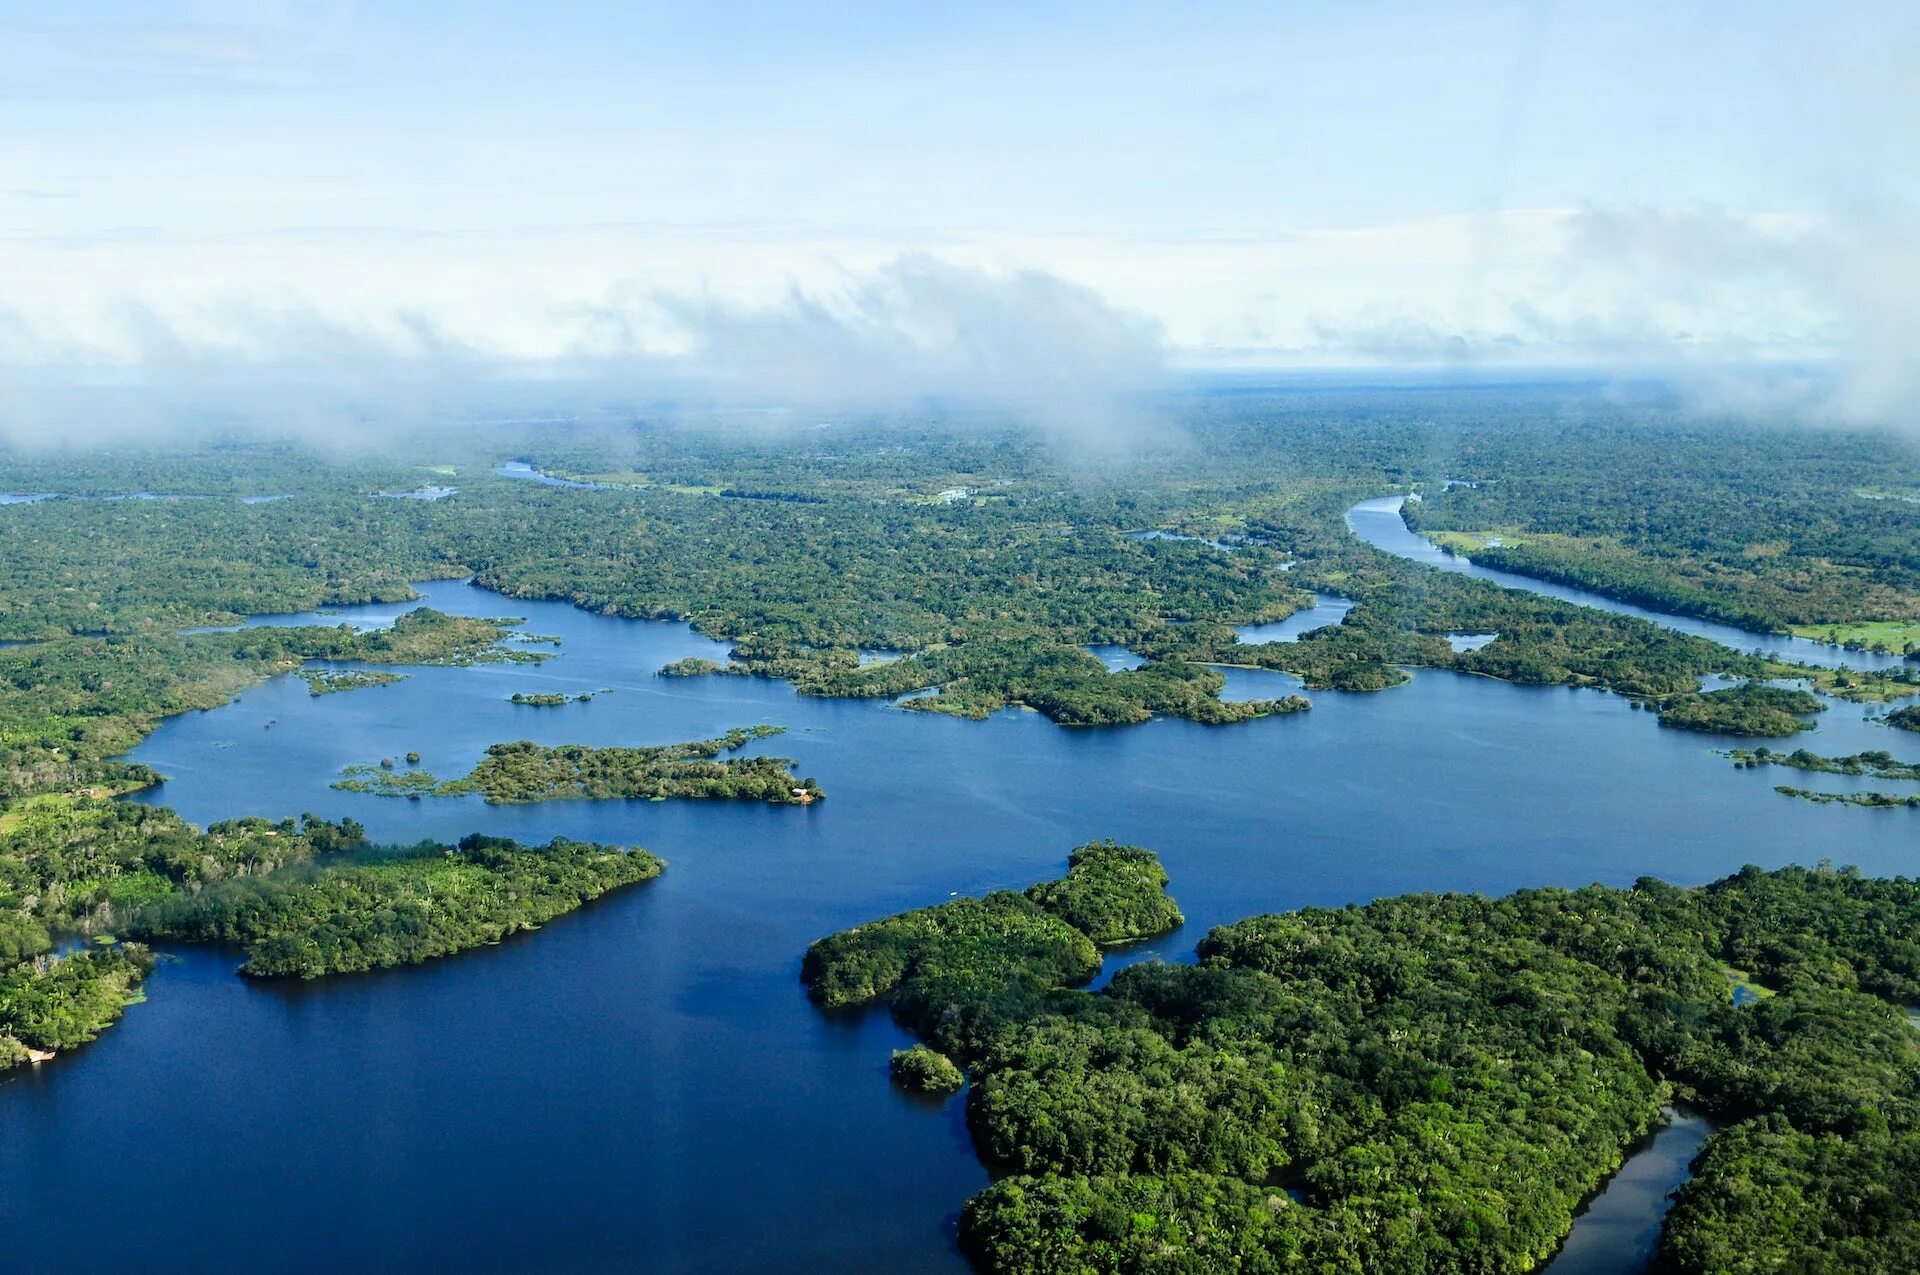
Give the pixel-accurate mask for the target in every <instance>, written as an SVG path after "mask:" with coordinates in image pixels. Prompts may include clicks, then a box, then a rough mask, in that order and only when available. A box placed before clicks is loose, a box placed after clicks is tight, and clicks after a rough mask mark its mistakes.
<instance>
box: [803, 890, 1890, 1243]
mask: <svg viewBox="0 0 1920 1275" xmlns="http://www.w3.org/2000/svg"><path fill="white" fill-rule="evenodd" d="M1092 857H1093V856H1086V858H1087V859H1091V858H1092ZM1083 861H1085V860H1083ZM1150 879H1151V878H1137V880H1138V882H1139V884H1140V885H1142V886H1144V884H1145V882H1146V881H1147V880H1150ZM1046 892H1047V887H1039V888H1038V889H1037V890H1036V892H1035V893H1036V894H1041V895H1044V894H1046ZM1915 933H1920V882H1914V881H1908V880H1905V879H1901V880H1894V881H1871V880H1865V879H1863V878H1861V877H1859V876H1857V875H1856V874H1853V873H1850V872H1834V871H1830V870H1825V869H1822V870H1819V871H1808V870H1805V869H1786V870H1783V871H1780V872H1775V873H1764V872H1761V871H1759V870H1758V869H1751V868H1750V869H1746V870H1743V871H1742V872H1741V873H1740V874H1738V875H1736V876H1734V877H1730V878H1727V879H1726V880H1723V881H1720V882H1717V883H1715V884H1714V885H1712V886H1708V887H1705V888H1703V889H1700V890H1682V889H1677V888H1674V887H1671V886H1667V885H1663V884H1661V883H1659V882H1657V881H1653V880H1650V879H1647V880H1642V881H1640V882H1639V883H1638V884H1636V885H1635V887H1634V888H1633V889H1631V890H1613V889H1606V888H1602V887H1598V886H1594V887H1589V888H1587V889H1583V890H1573V891H1569V890H1531V891H1522V892H1520V893H1518V894H1514V895H1511V896H1508V897H1506V898H1503V899H1497V900H1489V899H1486V898H1482V897H1478V896H1466V895H1438V896H1436V895H1414V896H1407V897H1402V898H1394V899H1383V900H1380V901H1379V902H1376V903H1373V904H1369V905H1366V906H1364V907H1347V908H1337V909H1325V908H1318V909H1308V910H1306V911H1302V912H1298V913H1292V914H1288V915H1284V916H1263V917H1257V918H1253V919H1250V920H1247V921H1244V922H1241V923H1240V924H1238V925H1233V926H1227V927H1224V928H1221V929H1217V930H1215V931H1214V932H1213V933H1212V934H1210V935H1209V936H1208V937H1207V939H1206V940H1205V941H1204V942H1203V943H1202V944H1201V947H1200V963H1199V964H1198V965H1197V966H1165V965H1157V964H1146V965H1138V966H1133V967H1130V968H1128V969H1125V970H1122V971H1121V972H1120V973H1119V974H1118V975H1117V976H1116V977H1115V978H1114V980H1113V981H1112V983H1111V984H1110V985H1109V986H1108V987H1107V988H1105V989H1104V990H1103V991H1101V992H1099V993H1087V992H1080V991H1074V990H1071V989H1072V987H1073V986H1074V985H1075V984H1077V983H1079V982H1081V981H1084V979H1086V978H1087V977H1089V976H1090V973H1091V970H1092V967H1093V965H1094V964H1096V963H1097V956H1095V955H1093V952H1092V945H1091V940H1088V939H1086V937H1085V936H1084V935H1082V934H1079V933H1078V932H1077V931H1073V930H1072V929H1071V927H1068V926H1066V925H1065V924H1064V922H1061V921H1059V919H1058V918H1056V917H1053V916H1051V915H1050V914H1049V913H1047V912H1046V911H1044V910H1042V909H1041V908H1040V907H1039V906H1038V905H1037V904H1036V903H1035V900H1034V899H1033V898H1030V897H1025V896H1020V895H1014V894H1010V893H1001V894H996V895H992V896H989V897H988V898H986V899H964V900H955V901H954V902H951V903H947V904H943V905H941V906H939V907H935V908H928V909H923V910H922V911H919V912H909V913H904V914H902V915H901V916H897V917H893V918H889V919H888V920H885V921H881V922H877V923H874V924H871V925H865V926H861V927H859V928H857V929H855V930H850V931H847V932H845V933H842V934H838V935H834V936H832V937H830V938H827V939H823V940H821V941H820V942H819V943H816V944H815V945H814V946H813V948H811V949H810V950H809V952H808V954H807V958H806V961H805V963H804V965H803V976H804V977H805V978H806V980H807V982H808V985H809V988H810V990H811V991H812V994H813V995H814V997H815V999H817V1000H819V1001H820V1002H822V1003H823V1004H827V1005H846V1004H855V1003H860V1002H864V1001H868V1000H872V999H875V998H879V997H882V996H887V997H891V1002H892V1006H893V1012H894V1014H895V1016H896V1017H897V1018H899V1019H900V1021H901V1022H902V1023H903V1024H905V1025H906V1026H908V1027H909V1028H910V1029H912V1030H913V1031H915V1032H916V1033H917V1034H919V1035H921V1036H922V1037H923V1038H924V1039H926V1040H927V1041H928V1042H929V1043H930V1044H931V1045H933V1046H934V1047H935V1048H937V1049H939V1050H941V1051H943V1052H945V1053H947V1054H949V1055H951V1056H952V1058H953V1059H954V1060H955V1061H956V1062H959V1063H963V1064H966V1065H968V1066H970V1067H971V1068H972V1070H973V1073H974V1082H975V1083H974V1085H973V1088H972V1090H971V1091H970V1095H969V1099H968V1107H967V1118H968V1124H969V1127H970V1129H971V1130H972V1132H973V1136H974V1141H975V1145H976V1147H977V1148H978V1149H979V1151H980V1154H981V1156H982V1158H983V1159H984V1160H986V1161H987V1163H988V1165H989V1166H990V1167H991V1168H993V1169H994V1170H995V1171H996V1173H997V1175H998V1176H997V1179H996V1181H995V1182H994V1184H993V1185H992V1186H990V1187H988V1188H987V1189H986V1190H985V1191H984V1192H982V1193H981V1194H980V1195H978V1196H976V1197H975V1198H974V1199H973V1200H972V1201H971V1202H969V1203H968V1205H967V1208H966V1211H965V1213H964V1214H963V1216H962V1221H961V1232H960V1233H961V1242H962V1244H963V1246H964V1247H965V1248H966V1249H967V1251H968V1253H969V1254H970V1255H971V1256H972V1257H973V1258H974V1260H975V1262H976V1263H977V1264H978V1265H979V1266H980V1267H981V1268H982V1269H984V1270H989V1271H995V1272H1021V1273H1026V1272H1031V1273H1033V1275H1039V1272H1051V1271H1058V1270H1075V1271H1128V1272H1144V1271H1188V1270H1191V1271H1198V1270H1215V1269H1220V1270H1237V1271H1276V1272H1277V1271H1280V1270H1283V1269H1294V1268H1298V1269H1313V1270H1318V1271H1352V1272H1356V1273H1358V1272H1378V1271H1406V1272H1445V1271H1463V1272H1464V1271H1476V1272H1478V1271H1492V1270H1514V1271H1518V1270H1527V1269H1532V1268H1534V1267H1535V1266H1537V1265H1538V1264H1540V1263H1541V1262H1543V1261H1545V1260H1546V1259H1547V1258H1548V1257H1550V1256H1551V1255H1552V1253H1553V1252H1554V1251H1555V1249H1556V1248H1557V1247H1558V1245H1559V1243H1560V1241H1561V1239H1562V1238H1563V1237H1564V1235H1565V1234H1566V1232H1567V1230H1568V1228H1569V1227H1570V1225H1571V1223H1572V1218H1573V1214H1574V1211H1575V1210H1576V1208H1577V1207H1578V1205H1579V1203H1580V1201H1581V1200H1582V1199H1583V1198H1584V1197H1585V1196H1586V1195H1588V1194H1589V1193H1590V1192H1592V1191H1593V1190H1594V1189H1595V1188H1596V1187H1597V1186H1598V1185H1599V1184H1600V1183H1601V1182H1603V1181H1604V1180H1605V1178H1606V1177H1607V1176H1608V1175H1609V1174H1611V1173H1612V1172H1613V1170H1614V1169H1616V1168H1617V1167H1618V1166H1619V1164H1620V1163H1621V1161H1622V1158H1623V1156H1624V1155H1625V1154H1626V1153H1627V1151H1628V1150H1629V1149H1630V1148H1631V1147H1632V1146H1633V1145H1634V1144H1635V1143H1636V1142H1637V1141H1638V1140H1639V1139H1640V1138H1642V1137H1643V1136H1644V1135H1645V1134H1646V1133H1647V1131H1648V1130H1649V1129H1651V1128H1652V1127H1653V1126H1654V1125H1655V1124H1656V1123H1657V1122H1658V1120H1659V1110H1660V1107H1661V1105H1662V1104H1663V1103H1666V1102H1669V1101H1673V1100H1676V1099H1683V1100H1686V1101H1688V1102H1691V1103H1694V1104H1697V1105H1699V1106H1700V1107H1702V1108H1703V1109H1705V1110H1706V1111H1708V1112H1709V1113H1710V1114H1712V1115H1713V1116H1715V1117H1716V1118H1717V1119H1719V1120H1721V1121H1724V1122H1726V1123H1727V1125H1728V1127H1727V1128H1726V1129H1725V1130H1723V1131H1722V1132H1720V1133H1717V1134H1716V1135H1715V1136H1714V1137H1713V1138H1712V1139H1711V1140H1710V1141H1709V1144H1708V1150H1707V1153H1706V1154H1705V1155H1704V1156H1703V1158H1702V1161H1701V1167H1700V1173H1699V1176H1698V1177H1697V1178H1696V1179H1695V1181H1694V1182H1693V1184H1692V1185H1690V1186H1689V1187H1688V1188H1687V1190H1686V1191H1685V1192H1684V1193H1683V1195H1682V1198H1681V1201H1680V1203H1679V1205H1678V1206H1677V1207H1676V1209H1675V1211H1674V1213H1673V1215H1672V1218H1671V1220H1670V1224H1669V1229H1668V1238H1667V1241H1666V1243H1665V1245H1664V1247H1663V1254H1662V1261H1663V1262H1664V1264H1665V1265H1664V1266H1663V1269H1665V1270H1669V1271H1672V1272H1687V1273H1688V1275H1692V1273H1695V1272H1698V1273H1699V1275H1706V1272H1710V1271H1712V1272H1717V1271H1724V1270H1730V1269H1752V1270H1774V1269H1811V1267H1810V1266H1808V1265H1807V1262H1808V1261H1809V1260H1816V1261H1817V1259H1818V1258H1819V1257H1820V1256H1822V1255H1824V1254H1827V1253H1842V1254H1847V1255H1849V1256H1850V1260H1851V1261H1852V1263H1853V1264H1852V1265H1851V1266H1849V1267H1846V1269H1860V1270H1893V1269H1902V1268H1903V1267H1902V1265H1901V1259H1902V1258H1903V1257H1904V1256H1905V1255H1906V1254H1907V1253H1908V1252H1909V1250H1910V1248H1911V1244H1912V1240H1911V1236H1912V1235H1914V1234H1916V1233H1920V1215H1916V1208H1920V1206H1917V1205H1916V1204H1915V1200H1916V1199H1920V1195H1916V1191H1915V1188H1916V1187H1920V1158H1916V1157H1912V1156H1910V1155H1907V1154H1906V1151H1905V1149H1906V1148H1909V1147H1911V1146H1913V1145H1914V1140H1915V1137H1916V1128H1920V1037H1916V1035H1915V1033H1914V1032H1913V1031H1912V1029H1911V1028H1910V1027H1909V1026H1908V1024H1907V1022H1906V1019H1905V1016H1904V1013H1903V1012H1902V1010H1901V1009H1900V1008H1898V1006H1901V1005H1904V1004H1908V1003H1912V1002H1913V1001H1914V1000H1915V999H1916V998H1920V946H1916V945H1915V944H1914V942H1913V938H1912V936H1913V935H1914V934H1915ZM1076 939H1078V940H1079V942H1078V943H1076V941H1075V940H1076ZM1733 968H1737V969H1739V970H1740V971H1741V972H1742V974H1743V975H1744V976H1745V977H1747V978H1749V979H1751V980H1754V981H1755V982H1757V983H1759V984H1761V985H1763V986H1764V988H1765V990H1766V991H1768V992H1770V993H1772V994H1770V995H1764V996H1760V997H1757V998H1754V999H1752V1000H1751V1001H1750V1002H1749V1003H1746V1004H1742V1005H1736V1004H1734V1001H1733V997H1731V996H1730V994H1729V992H1730V983H1729V975H1728V972H1727V971H1728V970H1729V969H1733ZM1748 971H1751V973H1747V972H1748ZM1776 1147H1784V1148H1786V1149H1788V1150H1790V1151H1791V1154H1790V1155H1788V1156H1786V1158H1785V1159H1784V1160H1783V1161H1781V1162H1780V1163H1775V1158H1774V1151H1775V1149H1776ZM1759 1182H1764V1183H1766V1184H1767V1185H1766V1188H1765V1190H1763V1191H1759V1192H1755V1191H1752V1190H1751V1189H1750V1188H1749V1187H1748V1186H1747V1185H1746V1184H1748V1183H1759ZM1282 1186H1285V1187H1287V1188H1288V1189H1289V1190H1290V1191H1291V1192H1293V1193H1295V1195H1297V1197H1298V1198H1297V1199H1296V1198H1293V1197H1292V1196H1290V1195H1289V1193H1288V1190H1282V1189H1281V1187H1282ZM1863 1193H1864V1194H1863ZM1863 1198H1864V1199H1866V1200H1869V1201H1871V1202H1872V1203H1871V1205H1870V1207H1868V1208H1866V1209H1864V1210H1863V1209H1862V1208H1861V1206H1860V1201H1861V1200H1862V1199H1863ZM1783 1216H1785V1217H1791V1218H1793V1219H1794V1223H1795V1224H1794V1225H1793V1226H1791V1227H1783V1226H1781V1225H1780V1224H1779V1222H1780V1219H1781V1218H1782V1217H1783ZM1739 1254H1753V1255H1760V1256H1762V1257H1763V1258H1764V1259H1765V1260H1762V1261H1757V1262H1754V1263H1752V1264H1743V1263H1741V1262H1739V1261H1735V1260H1733V1255H1739ZM1794 1254H1798V1255H1800V1264H1799V1265H1798V1266H1797V1267H1796V1266H1795V1265H1793V1264H1792V1263H1791V1262H1789V1261H1787V1260H1785V1259H1786V1258H1787V1257H1788V1256H1790V1255H1794Z"/></svg>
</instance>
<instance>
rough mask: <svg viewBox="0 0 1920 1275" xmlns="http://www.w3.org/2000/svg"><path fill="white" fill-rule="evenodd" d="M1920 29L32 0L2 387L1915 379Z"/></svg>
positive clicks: (1195, 13)
mask: <svg viewBox="0 0 1920 1275" xmlns="http://www.w3.org/2000/svg"><path fill="white" fill-rule="evenodd" d="M1915 66H1920V9H1916V8H1915V7H1914V6H1913V5H1912V4H1910V3H1907V4H1873V3H1859V4H1853V3H1844V2H1843V3H1828V4H1822V5H1807V4H1804V3H1795V4H1775V3H1767V2H1765V0H1759V2H1756V3H1742V4H1738V5H1735V4H1731V3H1726V2H1724V0H1722V2H1719V3H1688V2H1687V0H1669V2H1666V3H1654V4H1639V3H1610V4H1581V5H1575V4H1566V3H1560V4H1554V3H1520V2H1508V3H1457V4H1447V5H1435V4H1393V3H1369V2H1366V0H1353V2H1349V3H1324V4H1319V3H1314V4H1304V3H1273V2H1268V3H1257V4H1229V3H1218V4H1216V3H1206V2H1204V0H1201V2H1196V3H1181V4H1172V3H1168V4H1154V5H1140V4H1129V3H1124V2H1119V0H1108V2H1107V3H1100V4H1077V3H1059V4H1050V5H1031V4H1002V3H997V2H994V0H976V2H975V3H970V4H967V5H951V6H949V5H902V4H897V3H888V4H879V3H839V4H836V3H826V2H824V0H823V2H822V3H818V4H806V5H802V4H792V3H788V4H775V3H732V2H728V0H715V2H714V3H707V4H700V5H685V4H676V5H661V4H650V3H620V4H614V3H608V4H600V3H588V2H583V0H575V2H560V0H549V2H548V3H542V4H533V3H523V4H503V3H484V2H474V3H461V4H430V3H421V2H412V3H409V2H405V0H382V2H381V3H362V4H354V3H334V2H331V0H301V2H299V3H274V2H270V0H202V2H198V3H195V2H182V0H141V2H139V3H105V2H101V0H62V3H61V4H58V5H45V4H28V3H18V2H15V0H0V417H4V416H5V415H6V411H7V408H8V407H9V405H11V407H12V408H13V409H14V415H15V417H16V418H18V417H19V416H20V410H21V408H22V400H23V399H32V398H34V397H35V396H37V395H43V394H45V393H48V392H50V391H49V390H48V388H47V387H48V386H50V385H52V384H55V383H58V382H61V381H62V380H65V379H72V378H76V377H79V378H86V377H91V378H95V379H99V378H103V377H104V378H109V379H111V378H115V377H120V378H134V379H145V380H149V381H152V382H154V383H173V384H177V383H181V382H186V381H191V380H193V379H194V378H217V377H220V376H230V375H232V374H234V369H235V368H276V369H281V370H294V369H303V368H305V369H317V370H318V372H319V374H321V375H354V376H363V377H369V378H381V377H388V378H391V377H406V376H410V375H421V374H428V373H429V372H430V374H431V375H435V376H440V375H462V374H469V373H473V372H476V371H479V370H483V369H484V370H486V371H487V372H488V373H489V374H493V373H497V372H500V371H502V370H508V371H511V370H515V369H517V370H519V371H521V372H524V373H527V374H537V375H565V374H567V373H568V372H570V371H573V370H579V369H583V368H606V367H609V366H619V367H622V368H625V369H628V370H629V371H632V372H634V373H635V374H636V375H642V374H659V375H666V374H668V373H673V372H692V373H698V374H702V375H713V376H721V377H725V378H731V379H732V380H734V381H737V382H739V383H741V384H744V385H748V386H751V387H753V389H754V390H755V392H761V393H770V394H781V393H795V394H799V393H805V394H818V395H822V396H831V395H833V394H835V393H851V392H853V391H854V390H856V389H858V388H869V389H871V388H873V387H875V386H878V387H883V388H884V389H885V390H886V391H887V392H893V391H896V390H898V389H900V388H902V387H924V386H929V385H930V386H934V387H940V386H944V385H947V384H958V383H962V382H969V381H975V380H978V381H982V382H984V383H988V384H998V385H1002V386H1005V387H1008V389H1007V392H1008V393H1014V392H1016V390H1015V389H1014V388H1012V387H1015V386H1017V385H1026V384H1028V383H1029V382H1031V381H1033V380H1034V379H1035V378H1038V380H1039V381H1040V382H1042V383H1045V385H1046V388H1047V392H1051V390H1052V389H1053V388H1057V386H1054V385H1052V382H1054V381H1062V380H1063V381H1066V382H1069V383H1079V382H1083V381H1087V380H1090V379H1099V378H1105V377H1112V378H1114V379H1115V380H1116V381H1118V382H1123V383H1130V381H1131V380H1132V379H1137V376H1136V374H1145V373H1149V372H1152V371H1153V370H1155V369H1159V368H1164V367H1168V366H1171V367H1231V366H1260V367H1326V366H1349V365H1360V366H1373V365H1383V366H1420V365H1461V364H1467V365H1474V366H1504V365H1507V364H1520V365H1554V366H1561V365H1569V364H1581V365H1602V366H1617V367H1622V368H1644V367H1663V366H1668V365H1687V366H1695V367H1708V366H1712V367H1718V366H1722V365H1725V364H1738V363H1743V362H1762V363H1799V362H1808V361H1817V362H1832V363H1833V364H1834V365H1835V366H1837V367H1839V368H1841V369H1842V370H1843V379H1844V393H1843V394H1842V395H1841V396H1840V397H1839V398H1836V399H1835V401H1834V402H1833V403H1831V404H1829V405H1828V406H1829V407H1831V408H1832V409H1833V410H1836V411H1842V412H1845V413H1848V414H1851V415H1854V416H1859V417H1864V418H1876V419H1878V418H1901V417H1904V418H1908V419H1910V418H1911V417H1912V415H1913V413H1912V409H1911V404H1912V402H1913V400H1914V397H1915V394H1916V392H1920V379H1917V378H1920V373H1916V372H1915V371H1914V370H1913V369H1912V368H1910V367H1907V366H1906V365H1907V364H1908V363H1909V362H1911V359H1910V357H1909V351H1911V350H1912V349H1915V348H1920V319H1917V318H1916V313H1915V312H1916V308H1920V307H1917V306H1916V302H1915V301H1914V300H1913V298H1914V297H1916V296H1920V214H1917V213H1916V208H1920V145H1917V144H1916V142H1915V139H1916V138H1920V77H1916V76H1915V75H1914V74H1913V72H1912V68H1913V67H1915ZM875 392H876V393H877V392H879V391H875Z"/></svg>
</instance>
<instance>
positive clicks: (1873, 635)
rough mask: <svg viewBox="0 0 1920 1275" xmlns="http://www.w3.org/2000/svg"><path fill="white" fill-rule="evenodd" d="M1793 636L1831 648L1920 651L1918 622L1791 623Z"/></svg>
mask: <svg viewBox="0 0 1920 1275" xmlns="http://www.w3.org/2000/svg"><path fill="white" fill-rule="evenodd" d="M1790 631H1791V632H1792V633H1793V635H1794V636H1795V637H1803V638H1811V639H1812V640H1813V641H1815V642H1825V643H1827V644H1829V645H1831V646H1844V647H1847V648H1849V649H1850V650H1856V651H1876V652H1879V653H1880V654H1883V655H1899V654H1902V653H1904V654H1907V655H1912V654H1915V653H1916V652H1920V622H1915V621H1910V620H1862V621H1859V622H1857V623H1854V624H1795V625H1792V626H1791V628H1790Z"/></svg>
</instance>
